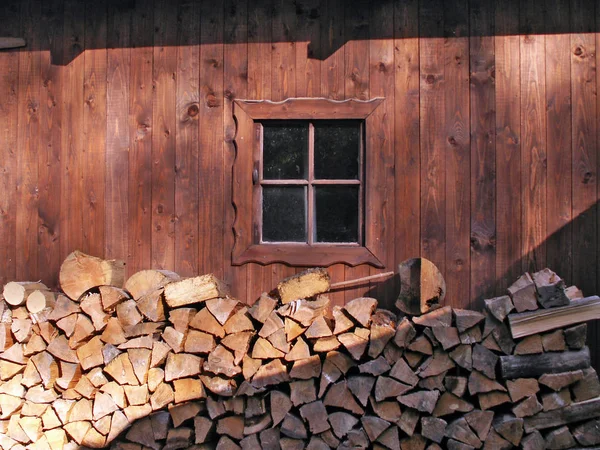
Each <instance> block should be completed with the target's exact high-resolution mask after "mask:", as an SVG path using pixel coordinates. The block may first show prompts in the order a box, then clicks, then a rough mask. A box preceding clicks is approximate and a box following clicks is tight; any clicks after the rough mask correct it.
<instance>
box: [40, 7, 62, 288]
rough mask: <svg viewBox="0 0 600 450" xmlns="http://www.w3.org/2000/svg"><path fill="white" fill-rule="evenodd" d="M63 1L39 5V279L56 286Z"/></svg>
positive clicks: (59, 212) (58, 259)
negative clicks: (59, 61)
mask: <svg viewBox="0 0 600 450" xmlns="http://www.w3.org/2000/svg"><path fill="white" fill-rule="evenodd" d="M62 30H63V2H62V1H61V0H53V1H50V2H47V3H44V4H43V5H42V15H41V21H40V25H39V31H40V44H41V47H42V48H47V49H48V50H47V51H43V52H42V54H41V80H42V85H41V92H40V96H41V103H40V159H39V165H38V167H39V172H38V175H39V193H40V200H39V221H40V223H39V234H38V246H39V253H38V267H39V278H40V279H41V280H42V282H44V283H45V284H46V285H47V286H56V285H57V276H56V274H57V271H58V268H59V267H60V263H61V260H60V237H61V235H60V228H59V225H60V215H61V205H62V199H61V188H62V186H61V184H62V183H61V172H60V151H61V150H60V141H61V128H62V120H61V119H62V116H61V107H62V96H63V95H64V93H63V90H62V70H61V69H62V68H61V67H60V66H59V65H57V64H56V61H57V60H60V59H61V58H62V56H61V53H62V51H63V42H62Z"/></svg>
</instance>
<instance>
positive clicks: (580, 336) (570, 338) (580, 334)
mask: <svg viewBox="0 0 600 450" xmlns="http://www.w3.org/2000/svg"><path fill="white" fill-rule="evenodd" d="M586 337H587V324H585V323H582V324H579V325H575V326H574V327H570V328H567V329H566V330H565V341H566V342H567V345H568V346H569V348H570V349H571V350H579V349H581V348H583V347H584V346H585V339H586Z"/></svg>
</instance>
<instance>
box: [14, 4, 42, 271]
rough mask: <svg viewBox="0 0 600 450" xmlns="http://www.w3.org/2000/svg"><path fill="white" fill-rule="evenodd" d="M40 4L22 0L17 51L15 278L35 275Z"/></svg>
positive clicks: (37, 224)
mask: <svg viewBox="0 0 600 450" xmlns="http://www.w3.org/2000/svg"><path fill="white" fill-rule="evenodd" d="M40 20H41V7H40V4H39V3H38V2H37V1H35V0H28V1H24V2H22V3H21V30H22V33H23V34H22V37H24V38H25V39H26V40H27V43H28V46H27V48H25V49H22V50H21V52H20V54H19V88H18V89H19V94H18V102H19V106H18V114H19V117H18V141H17V149H18V150H17V167H16V169H17V179H16V181H17V183H16V187H17V208H16V211H15V212H16V240H15V242H16V246H17V254H16V261H15V263H16V278H17V279H19V280H33V279H37V276H38V239H37V233H38V226H39V220H38V204H39V192H38V182H39V180H38V154H39V138H40V136H39V133H40V100H41V98H40V86H41V84H42V83H41V81H42V80H41V77H40V68H41V67H40V64H41V59H40V54H41V48H40V39H39V34H38V33H39V30H38V23H39V21H40Z"/></svg>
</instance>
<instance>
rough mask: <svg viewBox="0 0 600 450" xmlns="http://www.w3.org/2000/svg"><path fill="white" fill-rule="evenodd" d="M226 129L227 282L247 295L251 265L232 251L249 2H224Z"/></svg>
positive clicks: (239, 295) (245, 86) (241, 295)
mask: <svg viewBox="0 0 600 450" xmlns="http://www.w3.org/2000/svg"><path fill="white" fill-rule="evenodd" d="M224 10H225V13H224V17H225V19H224V29H223V42H224V47H225V48H224V56H223V73H224V85H223V87H224V103H223V115H224V133H225V142H224V150H223V163H224V166H223V167H224V171H225V182H224V183H223V186H222V190H223V197H224V199H225V200H224V205H223V206H224V210H223V220H224V228H225V230H224V232H225V234H224V249H223V250H224V255H223V261H224V263H225V277H224V279H225V282H226V283H229V284H230V286H231V288H232V293H233V295H234V296H236V297H237V298H244V299H245V298H246V297H247V285H246V283H247V267H246V266H238V267H235V266H231V252H232V249H233V244H234V235H233V228H232V227H233V221H234V218H235V211H234V208H233V204H232V198H233V195H232V192H233V191H232V190H233V183H232V179H231V173H232V170H233V162H234V160H235V152H236V149H235V144H234V138H235V133H236V124H235V121H234V119H233V101H234V100H235V99H236V98H245V97H246V96H247V93H248V45H247V42H248V2H247V1H234V0H228V1H226V2H225V5H224Z"/></svg>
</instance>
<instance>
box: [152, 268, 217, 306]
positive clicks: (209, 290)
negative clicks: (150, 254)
mask: <svg viewBox="0 0 600 450" xmlns="http://www.w3.org/2000/svg"><path fill="white" fill-rule="evenodd" d="M228 293H229V292H228V289H227V287H226V286H225V285H224V284H223V283H222V282H221V281H220V280H219V279H217V278H216V277H215V276H214V275H212V274H207V275H201V276H198V277H194V278H186V279H184V280H180V281H174V282H172V283H169V284H167V285H166V286H165V288H164V293H163V295H164V298H165V301H166V302H167V304H168V305H169V306H170V307H171V308H177V307H179V306H185V305H191V304H194V303H200V302H204V301H206V300H210V299H212V298H218V297H226V296H227V294H228Z"/></svg>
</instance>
